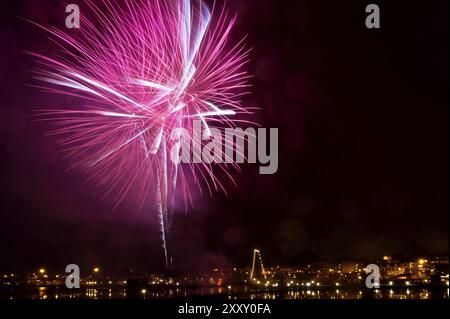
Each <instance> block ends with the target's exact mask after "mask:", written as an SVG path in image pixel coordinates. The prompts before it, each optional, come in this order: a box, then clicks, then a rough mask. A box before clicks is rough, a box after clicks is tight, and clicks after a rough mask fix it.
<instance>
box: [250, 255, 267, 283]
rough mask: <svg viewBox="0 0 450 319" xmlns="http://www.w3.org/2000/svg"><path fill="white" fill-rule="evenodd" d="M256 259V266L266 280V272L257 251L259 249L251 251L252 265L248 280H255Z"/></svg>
mask: <svg viewBox="0 0 450 319" xmlns="http://www.w3.org/2000/svg"><path fill="white" fill-rule="evenodd" d="M257 259H258V266H260V268H261V274H262V275H263V276H264V279H266V272H265V270H264V265H263V262H262V257H261V252H260V251H259V249H253V263H252V271H251V272H250V280H253V278H255V264H256V261H257Z"/></svg>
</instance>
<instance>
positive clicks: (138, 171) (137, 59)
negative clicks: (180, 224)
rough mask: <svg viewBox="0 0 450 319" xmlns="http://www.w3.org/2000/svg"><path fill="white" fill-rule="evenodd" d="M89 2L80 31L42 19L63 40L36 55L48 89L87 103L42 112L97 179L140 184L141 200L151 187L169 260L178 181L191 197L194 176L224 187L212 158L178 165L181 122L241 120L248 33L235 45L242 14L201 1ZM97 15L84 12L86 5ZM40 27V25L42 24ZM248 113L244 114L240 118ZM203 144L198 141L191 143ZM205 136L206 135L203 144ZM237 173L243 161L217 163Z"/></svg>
mask: <svg viewBox="0 0 450 319" xmlns="http://www.w3.org/2000/svg"><path fill="white" fill-rule="evenodd" d="M119 3H120V4H118V3H115V2H114V1H105V2H102V4H101V5H100V6H97V5H96V4H94V2H91V1H85V4H86V6H85V8H82V16H81V26H80V29H78V30H71V29H66V30H59V29H56V28H54V27H50V26H42V25H38V26H39V27H41V28H43V29H44V30H45V31H46V32H47V33H48V35H49V37H50V39H52V40H53V41H54V42H55V43H56V44H57V45H58V46H59V47H60V50H59V51H58V52H57V54H55V55H54V56H46V55H41V54H38V53H30V54H32V55H33V56H34V57H36V58H37V60H38V61H39V63H40V64H41V66H42V67H41V68H40V69H39V70H35V71H34V72H35V73H36V76H35V77H36V79H38V80H40V81H42V83H45V85H43V86H41V87H42V88H44V89H46V90H48V91H51V92H54V93H60V94H66V95H68V94H70V95H72V96H76V97H77V98H79V99H80V100H81V101H82V107H81V108H78V109H51V110H41V111H39V117H40V118H43V119H46V120H51V121H54V122H55V124H56V128H55V130H54V131H53V133H54V134H56V135H58V136H59V137H60V140H59V143H60V145H61V146H62V149H63V150H65V151H66V152H67V155H68V156H70V157H71V158H73V160H74V166H80V167H83V168H85V169H86V170H87V171H88V173H89V174H90V176H92V177H96V178H98V181H99V184H106V185H108V189H109V191H108V193H110V192H111V191H112V190H113V189H115V190H117V194H119V195H118V196H117V198H116V202H117V203H119V202H120V201H121V200H122V199H123V197H124V196H125V195H126V194H127V192H129V191H130V189H131V188H132V187H137V188H138V189H139V191H138V195H139V196H140V198H141V203H143V201H144V199H145V198H146V197H147V196H148V195H150V194H152V196H154V200H155V206H156V210H157V212H158V215H159V217H160V223H161V234H162V242H163V248H164V252H165V259H166V264H168V263H169V261H168V256H167V236H168V233H169V229H170V223H171V219H172V217H171V215H172V210H173V198H174V193H175V190H176V189H177V187H179V190H180V192H181V193H182V194H183V197H184V200H185V202H186V203H187V202H189V201H190V200H191V197H190V192H189V184H188V182H187V176H190V177H192V178H193V182H194V183H195V184H197V185H198V187H199V189H200V191H201V185H206V186H207V188H208V190H209V192H212V190H214V189H215V190H220V189H223V185H222V183H221V182H220V180H219V178H218V177H216V175H215V174H214V172H213V167H212V166H211V164H206V163H200V164H186V165H185V164H183V165H181V164H176V163H174V162H173V161H171V160H170V159H169V155H168V153H169V150H171V149H173V147H175V149H177V148H178V149H179V147H180V140H178V139H176V138H175V139H173V138H171V135H170V134H171V132H173V130H174V129H177V128H185V129H187V130H188V131H189V130H190V129H191V127H192V121H193V119H197V120H201V122H202V123H203V127H204V128H205V130H206V132H208V131H209V130H210V127H212V126H218V127H235V126H236V123H238V122H239V121H240V115H241V114H244V113H249V112H250V110H249V109H248V108H244V107H242V106H241V101H240V98H241V96H242V95H243V94H245V93H246V91H245V88H246V87H247V86H248V84H247V80H248V77H249V76H248V75H247V73H246V72H245V71H243V70H242V67H243V65H244V64H245V63H246V62H247V59H248V50H247V49H245V47H244V44H243V40H244V39H243V40H241V41H239V42H238V43H236V44H232V45H230V43H228V42H229V41H228V38H229V34H230V31H231V28H232V26H233V24H234V22H235V18H233V17H229V16H228V15H227V13H226V12H225V11H224V10H223V9H222V10H219V11H218V12H217V13H218V14H217V15H215V14H213V13H214V11H215V10H212V11H210V10H209V9H208V7H207V6H206V5H205V4H204V3H203V2H202V1H201V0H192V1H191V0H170V1H168V0H147V1H145V0H136V1H131V0H130V1H128V0H127V1H120V2H119ZM83 10H86V11H89V14H84V11H83ZM36 25H37V24H36ZM241 121H243V120H242V118H241ZM193 142H195V141H193ZM200 143H202V142H200ZM215 166H217V167H218V168H219V169H222V170H223V172H225V174H226V175H228V176H229V177H230V178H231V179H232V175H231V172H229V169H230V168H234V169H236V168H237V167H236V165H235V164H231V165H230V164H222V165H215Z"/></svg>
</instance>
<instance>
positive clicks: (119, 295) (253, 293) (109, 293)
mask: <svg viewBox="0 0 450 319" xmlns="http://www.w3.org/2000/svg"><path fill="white" fill-rule="evenodd" d="M194 296H203V297H218V298H226V299H449V289H448V288H444V289H437V290H430V289H412V288H398V289H375V290H358V289H345V288H342V287H339V289H307V290H303V289H302V290H280V291H265V290H262V289H253V288H250V287H247V286H242V287H233V288H231V287H225V288H222V287H196V288H181V287H180V288H178V287H177V288H152V287H150V288H146V289H140V290H139V291H138V292H137V293H135V292H133V291H129V290H127V289H124V288H123V287H108V288H101V287H97V288H81V289H77V290H75V289H73V290H69V289H66V288H63V287H38V288H29V289H25V290H24V289H21V290H13V291H10V292H9V293H8V294H7V295H3V294H2V295H0V299H125V298H130V299H168V298H185V297H194Z"/></svg>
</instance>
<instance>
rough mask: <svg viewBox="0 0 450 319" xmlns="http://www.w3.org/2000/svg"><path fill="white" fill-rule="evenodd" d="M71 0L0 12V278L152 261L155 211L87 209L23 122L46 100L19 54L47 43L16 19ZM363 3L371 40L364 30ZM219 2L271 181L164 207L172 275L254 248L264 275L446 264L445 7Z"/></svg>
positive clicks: (254, 177)
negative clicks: (265, 138) (367, 265)
mask: <svg viewBox="0 0 450 319" xmlns="http://www.w3.org/2000/svg"><path fill="white" fill-rule="evenodd" d="M78 2H80V3H81V1H70V2H65V1H57V0H29V1H25V0H23V1H2V2H1V5H0V12H1V13H0V14H1V19H0V25H1V27H0V35H1V42H0V45H1V46H2V47H1V53H0V55H1V59H0V61H1V63H0V77H1V82H0V83H1V89H0V96H1V98H0V105H1V107H0V194H1V197H0V201H1V205H0V227H1V230H0V271H1V270H3V269H10V268H14V269H17V268H22V269H30V268H32V267H38V266H41V265H45V266H47V267H50V268H52V269H55V270H59V271H63V269H64V267H65V265H66V264H69V263H77V264H79V265H80V266H81V267H82V269H83V267H91V266H92V265H101V266H102V267H103V268H105V269H110V270H121V269H126V268H130V267H132V268H137V269H145V270H154V269H158V268H159V267H160V266H161V265H162V255H161V251H160V248H159V247H160V243H159V232H158V228H157V219H156V216H155V214H153V213H152V211H151V210H149V209H142V210H137V209H136V207H135V205H134V203H133V202H132V201H131V200H128V201H125V202H124V203H122V204H121V205H120V206H119V207H118V208H116V209H113V208H112V207H113V204H114V203H112V202H111V201H110V200H108V199H105V200H100V197H101V195H102V190H99V189H97V188H96V185H95V183H89V182H88V183H85V178H86V176H84V175H83V174H82V173H80V172H77V171H70V172H67V171H66V169H67V167H68V165H67V162H66V161H65V160H64V159H63V158H62V156H61V154H60V153H59V152H58V151H57V149H56V146H55V141H54V140H53V139H52V138H50V137H47V136H45V132H46V129H47V128H46V127H45V126H43V125H42V124H40V123H37V122H34V121H32V120H31V119H30V115H31V113H32V110H33V109H35V108H37V107H41V106H42V102H43V101H48V95H46V94H45V93H42V92H39V91H38V90H36V89H34V88H32V87H29V86H27V84H30V83H31V82H32V81H31V73H30V70H31V69H32V68H33V66H34V64H33V63H34V62H33V61H32V60H31V59H29V57H27V56H26V55H24V54H23V53H22V51H24V50H30V51H41V50H45V49H46V48H47V47H48V44H49V42H48V40H47V39H46V38H45V36H43V34H42V33H41V32H39V31H37V30H36V29H33V28H32V27H31V26H30V25H29V24H27V23H26V22H24V21H22V20H20V19H19V18H18V17H25V18H29V19H32V20H36V21H41V22H47V23H50V24H52V25H56V26H61V25H62V24H63V23H64V19H65V14H64V8H65V5H66V4H68V3H78ZM372 2H373V3H377V4H378V5H379V6H380V8H381V29H380V30H368V29H366V28H365V26H364V20H365V17H366V14H365V6H366V5H367V4H369V3H372ZM393 2H395V4H394V3H393ZM219 3H220V1H219ZM227 3H228V8H229V9H230V11H231V12H237V13H238V20H237V26H236V28H235V29H234V33H233V34H234V36H235V37H236V39H237V38H239V37H241V36H242V35H244V34H248V41H247V43H248V46H249V47H252V48H253V51H252V54H251V62H250V63H249V65H248V70H249V71H250V73H252V74H254V76H255V77H254V79H253V80H252V84H253V88H252V94H250V95H249V96H247V98H246V101H245V103H248V105H256V106H258V107H260V108H261V111H260V112H259V114H258V115H257V116H258V117H259V119H258V120H260V121H261V123H262V125H263V126H264V127H277V128H279V135H280V136H279V145H280V153H279V159H280V160H279V170H278V172H277V174H275V175H259V174H258V167H257V166H256V165H244V166H242V172H241V173H239V174H238V175H236V181H237V183H238V185H239V187H238V188H232V187H230V188H229V193H228V196H225V195H223V194H215V197H214V198H210V197H209V196H204V197H198V198H196V202H195V208H193V209H189V210H188V211H187V212H185V211H180V212H176V216H175V224H174V229H173V238H172V247H171V251H172V254H173V256H174V262H175V264H176V265H177V266H178V267H179V268H182V269H200V268H208V267H210V266H216V265H217V266H227V265H230V266H232V265H238V266H248V265H250V262H251V251H252V249H253V248H254V247H259V248H260V249H261V250H262V253H263V258H264V260H265V264H267V265H276V264H301V263H304V262H308V261H314V260H320V259H327V260H347V259H371V258H376V257H379V256H380V255H383V254H388V253H389V254H403V255H421V254H440V253H444V254H448V229H449V228H448V221H449V220H448V155H449V154H448V124H449V123H448V84H449V83H448V1H446V0H435V1H421V2H418V3H417V4H413V3H412V2H411V1H363V0H360V1H317V0H314V1H312V0H303V1H300V0H297V1H278V0H273V1H270V0H254V1H238V0H228V1H227ZM81 10H83V6H81ZM45 96H46V98H44V97H45ZM55 102H57V100H56V97H55Z"/></svg>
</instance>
